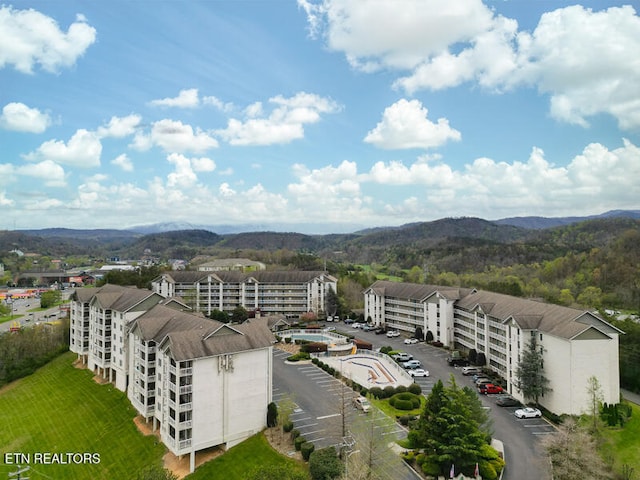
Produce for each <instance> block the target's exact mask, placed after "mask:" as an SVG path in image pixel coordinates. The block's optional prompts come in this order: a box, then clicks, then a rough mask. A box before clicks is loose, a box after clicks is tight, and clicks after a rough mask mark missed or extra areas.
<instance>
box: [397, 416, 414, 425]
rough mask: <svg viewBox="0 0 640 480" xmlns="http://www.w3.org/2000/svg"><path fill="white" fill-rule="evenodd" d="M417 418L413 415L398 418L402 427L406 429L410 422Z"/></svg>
mask: <svg viewBox="0 0 640 480" xmlns="http://www.w3.org/2000/svg"><path fill="white" fill-rule="evenodd" d="M414 418H415V417H414V416H413V415H402V416H400V417H399V418H398V421H399V422H400V425H402V426H404V427H406V426H408V425H409V422H410V421H411V420H413V419H414Z"/></svg>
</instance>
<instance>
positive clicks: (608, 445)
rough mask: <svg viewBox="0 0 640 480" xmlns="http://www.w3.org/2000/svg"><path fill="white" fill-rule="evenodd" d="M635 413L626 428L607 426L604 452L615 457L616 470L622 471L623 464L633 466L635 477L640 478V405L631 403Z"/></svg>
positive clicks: (604, 435) (607, 455)
mask: <svg viewBox="0 0 640 480" xmlns="http://www.w3.org/2000/svg"><path fill="white" fill-rule="evenodd" d="M631 408H632V409H633V414H632V415H631V419H630V420H629V421H628V422H627V423H626V424H625V426H624V428H621V429H618V428H611V429H609V428H606V429H604V433H603V437H604V441H605V444H604V445H603V447H602V452H603V453H604V455H605V457H609V458H613V459H615V466H614V468H615V470H616V471H618V472H620V471H621V469H622V466H623V465H625V464H626V465H628V466H629V467H631V468H633V470H634V472H635V475H636V476H635V477H633V478H640V407H639V406H638V405H634V404H631Z"/></svg>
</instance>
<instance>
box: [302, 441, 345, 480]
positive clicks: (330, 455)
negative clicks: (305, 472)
mask: <svg viewBox="0 0 640 480" xmlns="http://www.w3.org/2000/svg"><path fill="white" fill-rule="evenodd" d="M343 471H344V467H343V465H342V462H341V461H340V459H339V458H338V455H337V453H336V449H335V448H334V447H327V448H322V449H320V450H314V451H313V452H312V453H311V455H310V456H309V473H310V474H311V478H312V479H313V480H331V479H334V478H339V477H340V475H342V473H343Z"/></svg>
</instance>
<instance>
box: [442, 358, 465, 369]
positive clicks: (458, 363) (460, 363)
mask: <svg viewBox="0 0 640 480" xmlns="http://www.w3.org/2000/svg"><path fill="white" fill-rule="evenodd" d="M447 364H448V365H449V366H450V367H467V366H469V360H467V359H466V358H462V357H458V358H452V357H449V358H447Z"/></svg>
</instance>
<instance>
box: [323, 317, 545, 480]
mask: <svg viewBox="0 0 640 480" xmlns="http://www.w3.org/2000/svg"><path fill="white" fill-rule="evenodd" d="M332 325H333V326H334V327H336V329H337V330H338V331H342V332H344V333H350V334H352V335H355V337H356V338H359V339H362V340H364V341H367V342H370V343H372V344H373V348H374V349H376V348H380V347H382V346H385V345H389V346H391V347H392V348H393V349H394V350H400V351H404V352H407V353H410V354H412V355H413V356H414V357H415V358H416V359H418V360H420V362H421V363H422V366H423V367H424V368H425V369H427V370H429V372H430V376H429V377H426V378H425V377H423V378H416V383H418V384H420V386H421V387H422V389H423V394H424V395H428V394H429V393H430V392H431V389H432V388H433V385H434V384H435V382H437V381H438V380H442V381H443V382H444V383H445V384H446V383H447V382H449V381H450V380H451V378H453V379H455V381H456V383H458V385H460V386H471V383H472V380H471V378H470V377H468V376H463V375H462V372H461V368H457V367H456V368H454V367H450V366H448V365H447V362H446V359H447V357H448V356H449V352H448V351H447V350H445V349H443V348H437V347H433V346H431V345H428V344H425V343H424V342H420V343H417V344H412V345H406V344H404V338H406V337H404V336H402V335H400V336H399V337H395V338H388V337H386V336H385V335H376V334H375V333H374V332H373V331H363V330H361V329H356V328H352V327H351V326H349V325H344V324H342V323H333V324H332ZM480 399H481V402H482V404H483V405H484V406H485V407H487V408H488V409H489V410H490V412H491V419H492V423H493V430H494V432H495V434H494V436H495V437H496V438H498V439H500V440H502V441H503V443H504V446H505V456H506V458H507V462H508V467H507V469H506V470H505V474H504V476H503V479H505V480H516V479H518V480H540V479H543V478H547V473H546V464H545V462H544V457H543V454H542V452H541V450H540V442H539V440H540V438H542V437H544V436H546V435H549V434H552V433H553V432H554V431H555V429H554V427H553V426H552V425H551V424H549V423H548V422H547V421H546V420H544V419H540V418H535V419H518V418H516V417H515V416H514V414H513V412H514V411H515V410H516V408H514V407H499V406H497V405H496V403H495V400H496V396H495V395H486V396H485V395H480Z"/></svg>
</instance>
